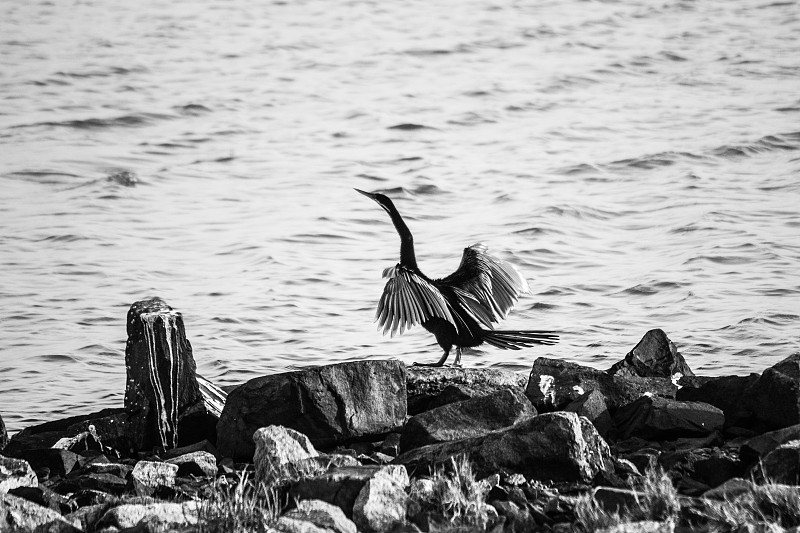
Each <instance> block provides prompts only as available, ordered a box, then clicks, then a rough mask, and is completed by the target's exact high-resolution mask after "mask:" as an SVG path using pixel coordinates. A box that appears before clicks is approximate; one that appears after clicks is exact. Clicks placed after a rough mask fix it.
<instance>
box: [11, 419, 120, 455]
mask: <svg viewBox="0 0 800 533" xmlns="http://www.w3.org/2000/svg"><path fill="white" fill-rule="evenodd" d="M52 447H58V448H60V449H65V450H69V451H73V452H76V453H80V452H81V451H84V450H87V449H95V450H100V451H105V452H106V453H110V454H114V455H119V454H121V455H130V454H131V452H132V445H131V441H130V438H129V436H128V415H127V413H126V412H125V410H124V409H103V410H102V411H98V412H96V413H91V414H88V415H79V416H72V417H69V418H63V419H61V420H54V421H52V422H46V423H44V424H39V425H36V426H31V427H27V428H25V429H23V430H22V431H20V432H19V433H17V434H16V435H14V436H13V437H12V438H11V440H10V441H9V443H8V445H7V446H6V448H5V450H3V453H4V454H5V455H7V456H10V457H18V456H20V455H22V454H24V453H25V452H27V451H29V450H34V449H44V448H52Z"/></svg>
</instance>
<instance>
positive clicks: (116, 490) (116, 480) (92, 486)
mask: <svg viewBox="0 0 800 533" xmlns="http://www.w3.org/2000/svg"><path fill="white" fill-rule="evenodd" d="M127 487H128V482H127V481H126V480H125V479H123V478H121V477H119V476H116V475H114V474H108V473H103V474H94V473H89V474H80V475H77V476H75V475H73V476H69V477H67V478H66V479H62V480H61V481H58V482H57V483H55V484H54V485H53V486H52V488H53V490H54V491H55V492H57V493H59V494H72V493H75V492H78V491H82V490H92V491H100V492H105V493H108V494H115V495H121V494H122V493H123V492H125V490H126V489H127Z"/></svg>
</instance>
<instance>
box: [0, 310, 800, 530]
mask: <svg viewBox="0 0 800 533" xmlns="http://www.w3.org/2000/svg"><path fill="white" fill-rule="evenodd" d="M127 329H128V342H127V345H126V355H125V363H126V367H127V376H128V380H127V388H126V394H125V404H124V406H123V407H120V408H108V409H103V410H101V411H98V412H96V413H92V414H87V415H81V416H75V417H71V418H66V419H62V420H56V421H51V422H48V423H45V424H40V425H37V426H33V427H28V428H26V429H24V430H22V431H21V432H19V433H18V434H16V435H14V436H13V437H12V438H11V439H8V436H7V434H6V431H5V427H4V426H3V423H2V418H1V417H0V531H16V530H18V531H43V532H44V531H47V532H78V531H82V532H95V531H103V532H118V531H129V532H134V531H135V532H162V531H180V532H182V531H279V532H285V533H290V532H337V533H340V532H341V533H345V532H346V533H354V532H356V531H360V532H365V533H373V532H375V533H377V532H398V533H399V532H417V531H425V532H428V531H464V532H466V531H491V532H494V533H500V532H527V531H599V530H603V531H617V532H623V531H642V532H644V531H676V530H677V531H742V530H747V531H781V530H797V529H792V528H798V526H800V487H798V484H800V481H799V479H798V476H799V475H800V354H796V355H793V356H791V357H789V358H787V359H785V360H783V361H781V362H780V363H778V364H776V365H774V366H773V367H771V368H768V369H766V370H765V371H764V372H763V373H762V374H760V375H759V374H751V375H750V376H721V377H698V376H694V374H693V373H692V371H691V369H690V368H689V366H688V365H687V364H686V361H685V360H684V358H683V357H682V356H681V354H680V353H679V351H678V350H677V349H676V347H675V345H674V344H673V343H672V342H671V341H670V340H669V339H668V338H667V336H666V335H665V334H664V332H663V331H661V330H659V329H654V330H651V331H648V332H647V333H646V334H645V335H644V337H643V338H642V340H641V341H640V342H639V343H638V344H637V345H636V346H635V347H633V348H632V349H631V351H630V353H628V354H627V355H626V356H625V357H624V358H623V359H622V360H620V361H619V362H618V363H616V364H614V365H613V366H612V367H611V368H610V369H608V370H597V369H594V368H589V367H584V366H580V365H577V364H574V363H570V362H566V361H560V360H553V359H546V358H538V359H536V360H535V361H534V362H533V363H532V368H531V371H530V373H529V374H528V375H526V376H523V375H519V374H515V373H511V372H504V371H500V370H487V369H482V370H477V369H468V368H447V367H445V368H421V367H409V368H406V366H405V365H404V364H403V363H401V362H399V361H394V360H390V361H383V360H372V361H356V362H348V363H340V364H334V365H328V366H322V367H309V368H304V369H301V370H297V371H294V372H285V373H282V374H275V375H270V376H263V377H259V378H255V379H252V380H250V381H248V382H247V383H244V384H242V385H240V386H238V387H234V388H231V390H229V391H227V392H226V391H223V390H221V389H219V388H218V387H216V386H214V385H213V384H212V383H210V382H208V381H207V380H205V379H203V378H202V377H201V376H199V375H197V374H196V372H195V361H194V358H193V354H192V349H191V344H190V343H189V341H188V340H187V338H186V333H185V330H184V325H183V320H182V318H181V315H180V313H177V312H175V311H174V310H173V309H172V308H170V307H169V306H168V305H167V304H166V303H164V302H163V301H162V300H160V299H158V298H153V299H149V300H143V301H141V302H137V303H135V304H134V305H133V306H131V309H130V311H129V313H128V320H127ZM748 513H749V514H748ZM743 528H744V529H743Z"/></svg>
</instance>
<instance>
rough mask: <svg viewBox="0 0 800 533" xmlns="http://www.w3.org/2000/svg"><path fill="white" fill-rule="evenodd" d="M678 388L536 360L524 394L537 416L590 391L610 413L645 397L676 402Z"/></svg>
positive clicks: (657, 381)
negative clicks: (597, 395) (647, 395)
mask: <svg viewBox="0 0 800 533" xmlns="http://www.w3.org/2000/svg"><path fill="white" fill-rule="evenodd" d="M676 390H677V387H676V386H675V385H674V384H673V383H672V381H670V380H669V379H667V378H642V377H623V376H612V375H610V374H608V373H606V372H603V371H602V370H597V369H595V368H589V367H586V366H581V365H578V364H575V363H569V362H566V361H561V360H558V359H548V358H545V357H539V358H538V359H536V361H534V363H533V368H532V369H531V374H530V379H529V380H528V386H527V388H526V389H525V394H526V396H528V398H529V399H530V400H531V402H533V405H534V407H536V409H537V410H538V411H539V412H546V411H557V410H561V409H564V408H565V407H566V406H567V405H569V404H570V403H571V402H573V401H575V400H577V399H578V398H580V397H581V396H583V395H584V394H586V393H587V392H589V391H598V392H600V393H601V394H602V395H603V399H604V401H605V403H606V406H607V407H608V409H609V411H610V412H612V413H613V412H614V411H615V410H616V409H617V408H619V407H621V406H623V405H627V404H629V403H631V402H633V401H635V400H636V399H637V398H639V397H640V396H642V395H643V394H645V393H648V394H652V395H654V396H661V397H665V398H675V391H676Z"/></svg>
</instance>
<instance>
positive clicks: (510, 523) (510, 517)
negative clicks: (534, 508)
mask: <svg viewBox="0 0 800 533" xmlns="http://www.w3.org/2000/svg"><path fill="white" fill-rule="evenodd" d="M490 504H491V505H492V507H494V508H495V509H497V514H498V515H499V516H502V517H504V518H505V521H504V523H503V529H502V531H503V532H504V533H526V532H528V531H535V530H536V529H537V528H538V526H539V524H537V522H536V520H535V519H534V517H533V516H532V515H531V513H530V511H529V510H528V505H527V504H524V505H520V504H518V503H516V502H513V501H502V500H495V501H492V502H490Z"/></svg>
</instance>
